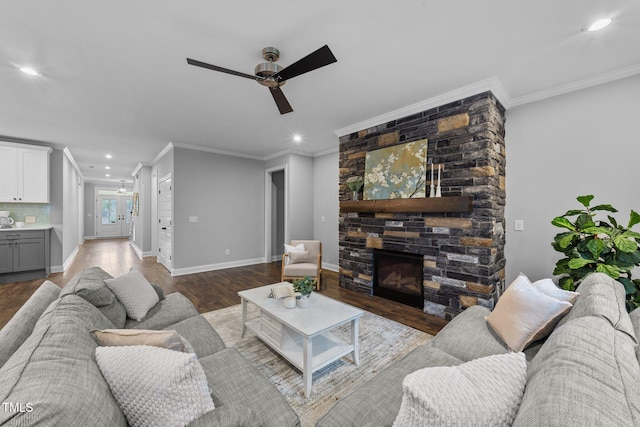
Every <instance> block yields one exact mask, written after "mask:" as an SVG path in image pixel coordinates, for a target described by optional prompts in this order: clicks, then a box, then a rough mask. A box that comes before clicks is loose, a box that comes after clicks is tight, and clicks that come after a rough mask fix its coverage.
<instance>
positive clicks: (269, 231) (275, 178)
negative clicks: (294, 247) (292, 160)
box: [265, 165, 288, 262]
mask: <svg viewBox="0 0 640 427" xmlns="http://www.w3.org/2000/svg"><path fill="white" fill-rule="evenodd" d="M265 172H266V173H265V259H266V262H273V261H279V260H280V259H281V258H282V253H283V252H284V243H285V242H288V232H287V200H288V197H287V194H288V189H287V185H286V183H287V167H286V165H283V166H278V167H274V168H271V169H267V170H266V171H265Z"/></svg>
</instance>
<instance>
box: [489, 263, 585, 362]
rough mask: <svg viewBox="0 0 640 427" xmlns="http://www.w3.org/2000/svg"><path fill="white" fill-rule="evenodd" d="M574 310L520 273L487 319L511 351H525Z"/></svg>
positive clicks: (568, 304) (569, 304)
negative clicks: (539, 288)
mask: <svg viewBox="0 0 640 427" xmlns="http://www.w3.org/2000/svg"><path fill="white" fill-rule="evenodd" d="M571 307H573V306H572V305H571V303H568V302H566V301H559V300H557V299H555V298H554V297H550V296H549V295H546V294H544V293H542V292H540V291H538V290H537V289H536V288H534V287H533V285H532V284H531V282H530V281H529V279H528V278H527V276H525V275H524V274H522V273H520V275H519V276H518V277H517V278H516V279H515V280H514V281H513V282H512V283H511V285H509V287H508V288H507V290H506V291H505V292H504V294H502V296H501V297H500V299H499V300H498V303H497V304H496V306H495V308H494V309H493V311H492V312H491V313H490V314H489V315H488V316H487V323H489V326H491V328H493V330H494V331H495V332H496V333H497V334H498V335H500V338H502V340H503V341H504V342H505V344H507V346H509V348H510V349H511V350H513V351H522V350H524V349H525V348H526V347H527V346H528V345H529V344H531V343H533V342H534V341H537V340H539V339H542V338H544V337H546V336H547V335H549V334H550V333H551V332H552V331H553V328H555V326H556V325H557V324H558V322H559V321H560V319H561V318H562V316H564V315H565V314H567V313H568V312H569V310H571Z"/></svg>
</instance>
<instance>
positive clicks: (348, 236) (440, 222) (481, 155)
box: [339, 92, 505, 319]
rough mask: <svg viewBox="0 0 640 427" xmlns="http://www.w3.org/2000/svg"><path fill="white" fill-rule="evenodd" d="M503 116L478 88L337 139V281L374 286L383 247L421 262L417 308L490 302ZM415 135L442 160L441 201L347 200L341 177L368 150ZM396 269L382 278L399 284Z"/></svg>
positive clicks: (363, 288) (500, 261) (495, 281)
mask: <svg viewBox="0 0 640 427" xmlns="http://www.w3.org/2000/svg"><path fill="white" fill-rule="evenodd" d="M504 122H505V118H504V108H503V107H502V105H500V103H499V102H498V101H497V99H496V98H495V97H494V96H493V94H492V93H491V92H485V93H481V94H478V95H474V96H471V97H469V98H465V99H462V100H459V101H456V102H453V103H450V104H446V105H442V106H440V107H436V108H433V109H430V110H427V111H423V112H421V113H417V114H413V115H411V116H408V117H404V118H401V119H398V120H394V121H391V122H388V123H382V124H380V125H378V126H374V127H371V128H368V129H363V130H361V131H358V132H355V133H352V134H349V135H344V136H341V137H340V160H339V162H340V163H339V167H340V169H339V173H340V177H339V180H340V225H339V251H340V252H339V263H340V286H342V287H344V288H347V289H352V290H356V291H358V292H362V293H365V294H368V295H371V294H374V293H376V292H377V286H378V285H377V284H376V283H375V281H376V280H379V278H380V272H379V271H378V272H376V271H375V270H374V257H375V258H377V257H378V256H379V252H376V251H380V250H382V251H385V253H393V254H404V255H406V256H409V257H413V258H417V259H419V260H420V261H421V263H422V269H421V277H422V287H421V291H418V292H421V294H422V295H421V296H417V297H418V299H422V300H423V307H424V308H423V310H424V311H425V312H426V313H428V314H431V315H435V316H438V317H441V318H444V319H451V318H453V317H454V316H455V315H456V314H458V313H460V312H461V311H462V310H464V309H465V308H466V307H469V306H472V305H475V304H481V305H485V306H487V307H490V308H492V307H493V305H494V304H495V301H496V299H497V297H498V296H499V294H500V293H501V292H502V290H503V288H504V264H505V259H504V243H505V234H504V230H505V228H504V227H505V219H504V202H505V145H504ZM421 139H427V140H428V150H427V158H428V159H429V161H431V162H433V163H434V164H435V166H436V169H437V167H438V165H440V167H441V170H442V173H441V187H442V197H441V198H422V199H393V200H359V201H352V200H351V192H350V191H349V190H348V188H347V187H346V185H345V182H346V180H347V179H348V178H350V177H352V176H360V177H362V176H364V171H365V156H366V153H367V152H368V151H372V150H377V149H379V148H384V147H390V146H393V145H399V144H404V143H406V142H411V141H416V140H421ZM429 184H431V182H430V177H429V176H428V180H427V186H428V185H429ZM391 270H392V271H391V272H390V273H387V274H386V275H387V276H388V275H389V274H391V273H393V272H394V271H393V268H392V269H391ZM385 271H388V270H385ZM395 272H396V273H397V275H391V277H390V279H389V280H390V282H389V283H394V280H395V283H397V286H398V287H400V288H402V286H404V285H403V284H406V283H407V282H408V280H409V279H408V278H406V277H404V273H402V274H401V272H399V271H395ZM418 274H420V273H418ZM399 276H400V277H399ZM393 286H396V285H393V284H391V285H388V286H386V287H387V288H393ZM384 292H385V291H383V293H384ZM414 293H415V292H414ZM408 304H409V305H413V306H416V305H415V304H413V303H408Z"/></svg>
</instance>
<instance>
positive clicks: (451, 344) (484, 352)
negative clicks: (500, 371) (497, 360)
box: [431, 305, 509, 362]
mask: <svg viewBox="0 0 640 427" xmlns="http://www.w3.org/2000/svg"><path fill="white" fill-rule="evenodd" d="M489 313H490V311H489V309H488V308H486V307H482V306H479V305H474V306H472V307H469V308H467V309H466V310H465V311H463V312H462V313H460V314H458V315H457V316H456V317H454V318H453V320H452V321H451V322H449V323H448V324H447V325H446V326H445V327H444V328H442V330H441V331H440V332H438V335H436V337H435V338H434V339H433V340H432V341H431V345H433V346H434V347H436V348H439V349H440V350H442V351H444V352H446V353H449V354H450V355H452V356H453V357H455V358H457V359H460V360H462V361H464V362H468V361H470V360H473V359H476V358H478V357H485V356H492V355H494V354H501V353H508V352H509V348H508V347H507V345H506V344H505V343H504V341H502V339H501V338H500V337H499V336H498V334H496V333H495V332H494V330H493V329H491V328H490V327H489V325H488V324H487V322H486V321H485V317H487V316H488V315H489Z"/></svg>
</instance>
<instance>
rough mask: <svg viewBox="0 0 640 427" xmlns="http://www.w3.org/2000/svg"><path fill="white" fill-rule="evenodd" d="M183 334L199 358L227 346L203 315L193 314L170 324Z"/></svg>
mask: <svg viewBox="0 0 640 427" xmlns="http://www.w3.org/2000/svg"><path fill="white" fill-rule="evenodd" d="M167 329H172V330H175V331H176V332H177V333H179V334H180V335H181V336H183V337H184V338H185V339H186V340H187V341H188V342H189V344H191V348H192V349H193V351H194V352H195V353H196V355H197V356H198V357H199V358H202V357H204V356H208V355H210V354H213V353H216V352H218V351H220V350H222V349H224V348H225V347H226V346H225V345H224V342H223V341H222V338H220V335H218V332H216V331H215V330H214V329H213V328H212V327H211V325H210V324H209V322H207V320H206V319H205V318H204V317H202V316H193V317H190V318H188V319H185V320H182V321H180V322H178V323H174V324H172V325H171V326H168V327H167Z"/></svg>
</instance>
